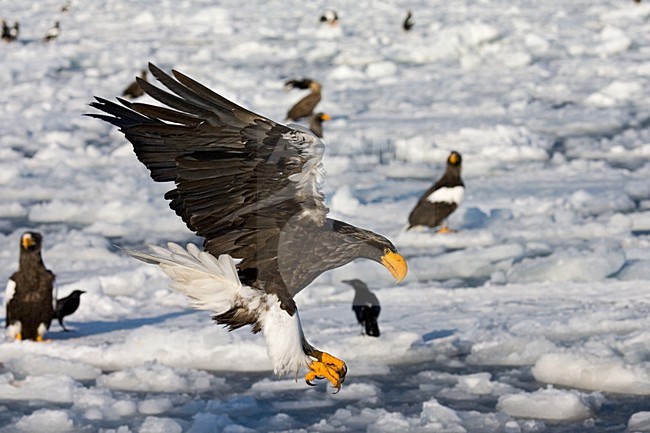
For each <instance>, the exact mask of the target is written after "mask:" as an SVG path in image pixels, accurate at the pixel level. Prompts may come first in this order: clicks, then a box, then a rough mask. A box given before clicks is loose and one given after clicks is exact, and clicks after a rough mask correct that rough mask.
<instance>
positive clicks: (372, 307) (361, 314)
mask: <svg viewBox="0 0 650 433" xmlns="http://www.w3.org/2000/svg"><path fill="white" fill-rule="evenodd" d="M343 282H344V283H347V284H349V285H351V286H352V287H353V288H354V292H355V293H354V300H353V301H352V310H353V311H354V314H356V316H357V321H358V322H359V324H360V325H361V326H363V327H364V330H365V333H366V335H369V336H371V337H379V325H378V324H377V318H378V317H379V312H380V311H381V307H380V306H379V299H377V296H376V295H375V294H374V293H372V292H371V291H370V289H368V286H367V285H366V283H364V282H363V281H361V280H359V279H357V278H355V279H354V280H344V281H343Z"/></svg>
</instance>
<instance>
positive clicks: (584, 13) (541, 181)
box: [0, 0, 650, 433]
mask: <svg viewBox="0 0 650 433" xmlns="http://www.w3.org/2000/svg"><path fill="white" fill-rule="evenodd" d="M64 4H67V6H68V11H67V12H63V11H62V10H61V9H62V6H64ZM0 5H1V7H0V11H1V12H0V13H1V14H2V16H1V17H0V18H3V19H5V20H7V22H8V23H9V25H12V24H13V22H14V21H18V22H20V35H19V38H18V40H17V41H15V42H11V43H5V42H2V43H0V65H1V66H0V84H1V88H2V89H3V90H2V92H0V120H1V123H2V133H1V134H0V187H1V192H0V242H1V244H2V248H1V249H0V283H3V282H4V281H7V279H8V278H9V276H10V275H11V274H12V273H13V272H14V271H15V269H16V267H17V261H18V242H19V239H20V235H21V234H22V232H24V231H25V230H27V229H30V230H36V231H39V232H41V233H43V235H44V248H43V257H44V261H45V263H46V265H47V266H48V267H49V268H50V269H51V270H53V271H54V273H55V274H56V275H57V288H58V292H59V297H62V296H66V295H67V294H69V293H70V292H72V291H73V290H75V289H79V290H85V291H86V294H84V295H83V296H82V298H81V306H80V308H79V310H78V311H77V312H76V313H75V314H74V315H73V316H70V317H68V318H67V319H66V324H67V325H68V327H70V328H72V329H73V331H72V332H67V333H66V332H63V331H62V329H61V328H60V327H59V325H58V324H57V323H53V324H52V326H51V328H50V332H49V334H48V338H49V339H50V341H49V342H48V343H34V342H30V341H26V342H12V341H8V340H7V341H0V362H1V365H0V433H4V432H44V431H47V432H69V431H70V432H73V431H74V432H105V433H108V432H115V433H131V432H133V433H135V432H141V433H157V432H166V433H168V432H172V433H173V432H192V433H206V432H221V431H225V432H250V431H274V432H299V431H310V432H311V431H315V432H334V431H336V432H352V431H369V432H391V433H394V432H443V431H444V432H459V433H460V432H495V433H496V432H504V433H505V432H507V433H518V432H530V433H533V432H534V433H538V432H604V431H608V432H611V431H620V432H623V431H629V432H633V431H650V414H649V412H648V408H650V295H649V293H648V289H649V288H650V181H649V179H650V98H648V91H649V89H650V4H648V3H647V2H641V3H639V4H636V3H635V2H633V1H632V0H616V1H614V0H576V1H572V2H567V1H559V0H549V1H538V2H529V1H521V0H519V1H510V0H494V1H462V2H457V1H453V2H449V1H442V0H430V1H424V0H390V1H385V2H369V1H361V2H346V1H343V0H337V1H334V2H330V3H327V4H326V3H323V2H300V1H297V0H288V1H284V0H283V1H280V0H270V1H265V2H228V1H219V0H215V1H212V0H210V1H208V0H201V1H189V0H175V1H169V0H165V1H154V0H142V1H138V2H131V1H125V0H95V1H92V2H82V1H79V0H71V1H68V2H67V3H66V2H65V1H64V0H42V1H38V2H27V1H8V0H0ZM328 8H332V9H335V10H336V11H337V13H338V16H339V19H340V24H339V25H338V26H337V27H330V26H328V25H326V24H324V25H321V24H320V23H319V17H320V15H321V14H322V13H323V12H324V11H325V9H328ZM407 10H411V11H412V12H413V21H414V22H415V27H414V28H413V29H412V31H410V32H408V33H405V32H403V31H402V28H401V22H402V20H403V19H404V17H405V16H406V11H407ZM55 21H60V23H61V34H60V36H59V37H58V38H57V39H56V40H55V41H51V42H49V43H45V42H43V41H42V38H43V36H44V35H45V34H46V32H47V30H48V29H49V28H50V27H51V26H52V24H53V23H54V22H55ZM149 61H151V62H153V63H155V64H156V65H158V66H159V67H161V68H162V69H164V70H166V71H169V70H171V69H172V68H174V69H177V70H179V71H181V72H183V73H185V74H187V75H189V76H191V77H193V78H195V79H197V80H198V81H200V82H202V83H204V84H205V85H207V86H208V87H210V88H212V89H214V90H215V91H217V92H219V93H221V94H223V95H224V96H225V97H227V98H231V99H232V100H234V101H235V102H237V103H239V104H241V105H243V106H245V107H246V108H249V109H251V110H253V111H255V112H258V113H261V114H263V115H265V116H267V117H269V118H271V119H274V120H276V121H280V122H282V121H283V120H284V118H285V116H286V112H287V110H288V109H289V108H290V106H291V105H292V104H293V103H294V102H295V101H297V100H298V99H299V98H300V97H302V95H303V94H302V93H301V92H299V91H296V90H293V91H290V92H284V91H283V83H284V81H286V80H288V79H292V78H302V77H310V78H313V79H317V80H318V81H320V82H321V83H322V84H323V99H322V101H321V103H320V105H319V106H318V108H317V109H318V111H324V112H327V113H328V114H330V115H331V116H332V117H333V119H332V120H331V121H329V122H326V123H325V125H324V130H325V132H324V133H325V138H324V141H325V144H326V147H327V151H326V154H325V156H324V160H323V162H324V166H325V169H326V170H327V179H326V184H325V194H326V200H327V205H328V206H329V207H330V209H331V213H330V215H331V216H332V217H334V218H338V219H342V220H344V221H347V222H349V223H352V224H355V225H358V226H361V227H364V228H368V229H371V230H374V231H377V232H379V233H382V234H384V235H385V236H387V237H388V238H390V239H391V240H392V241H393V242H394V243H395V245H396V246H397V247H398V249H399V250H400V252H401V253H402V254H403V255H404V256H405V257H406V258H407V260H408V262H409V269H410V274H409V276H408V278H407V279H406V280H405V281H404V282H403V283H402V284H400V285H395V284H394V283H393V282H392V280H391V278H390V275H389V274H388V272H386V271H385V270H384V269H383V268H382V267H381V266H378V265H377V264H375V263H372V262H369V261H357V262H354V263H352V264H350V265H347V266H345V267H343V268H340V269H337V270H334V271H332V272H328V273H326V274H324V275H323V276H321V277H320V278H318V279H317V280H316V281H315V282H314V283H313V284H312V285H311V287H309V288H307V289H306V290H304V291H303V292H302V293H300V294H299V295H298V296H297V299H296V301H297V303H298V305H299V308H300V312H301V320H302V323H303V326H304V330H305V333H306V336H307V338H308V339H309V341H310V342H311V343H312V344H313V345H315V346H316V347H318V348H321V349H323V350H327V351H329V352H331V353H333V354H334V355H336V356H339V357H341V358H342V359H344V360H345V361H346V363H347V364H348V367H349V374H348V377H347V380H346V382H345V384H344V386H343V389H342V390H341V392H340V393H338V394H336V395H334V394H332V392H331V389H329V388H328V387H327V386H326V384H325V383H321V384H319V386H317V387H315V388H310V387H307V386H306V385H305V384H304V382H303V381H302V378H301V377H298V380H297V381H295V380H294V378H293V377H283V378H278V377H276V376H275V375H274V374H273V372H272V371H271V370H272V368H271V363H270V361H269V359H268V356H267V353H266V347H265V345H264V339H263V338H262V337H261V336H259V335H253V334H251V333H250V332H249V330H248V329H241V330H238V331H235V332H231V333H228V332H227V331H225V330H223V329H221V328H220V327H217V326H214V325H212V322H211V319H210V315H209V314H208V313H205V312H195V311H192V310H190V309H188V308H187V303H186V301H185V300H184V299H183V297H182V296H181V295H179V294H177V293H174V292H173V291H172V290H171V289H169V288H168V282H169V281H168V279H167V277H166V276H165V275H164V274H163V273H162V272H161V271H160V270H159V269H158V268H157V267H155V266H151V265H147V264H144V263H141V262H139V261H136V260H133V259H131V258H130V257H128V256H126V255H125V254H124V253H123V252H122V250H121V248H136V249H145V246H146V244H155V245H164V244H165V243H166V242H168V241H173V242H178V243H181V244H184V243H187V242H194V243H197V242H200V241H201V240H200V239H197V238H196V237H195V236H194V235H193V234H192V233H191V232H189V230H188V229H187V228H186V227H185V225H184V224H183V223H182V221H180V219H179V218H178V217H177V216H176V215H175V214H174V212H173V211H171V210H170V209H169V208H168V204H167V203H166V201H165V199H164V198H163V195H164V193H165V192H166V191H167V190H169V189H171V188H172V186H171V185H165V184H156V183H154V182H153V181H152V180H151V179H150V178H149V175H148V172H147V170H146V169H145V168H144V167H143V166H142V164H141V163H140V162H139V161H138V160H137V158H136V157H135V155H134V154H133V152H132V149H131V145H130V144H129V143H128V142H127V141H126V140H125V139H124V137H123V135H122V134H121V133H120V132H119V131H117V130H116V128H114V127H111V126H110V125H108V124H106V123H104V122H101V121H98V120H96V119H92V118H88V117H84V116H83V114H84V113H88V112H92V109H91V108H90V107H89V106H88V104H89V103H90V102H91V101H92V99H93V96H95V95H97V96H102V97H105V98H108V99H112V98H114V97H115V96H119V95H120V94H121V93H122V91H123V90H124V89H125V88H126V87H127V85H128V84H129V83H130V82H131V81H132V80H133V77H135V76H136V75H138V74H139V72H140V70H141V69H143V68H146V65H147V62H149ZM140 100H141V101H145V102H152V99H151V98H149V97H143V98H142V99H140ZM451 150H456V151H458V152H460V153H461V154H462V156H463V179H464V182H465V186H466V193H465V197H464V201H463V202H462V204H461V206H460V208H459V209H458V210H457V211H456V212H455V213H454V214H453V215H452V216H451V218H450V220H449V225H450V227H451V228H453V229H455V230H457V231H456V232H454V233H450V234H446V235H442V234H441V235H437V234H434V233H433V231H429V230H419V231H413V230H412V231H408V232H405V231H404V228H405V226H406V222H407V218H408V214H409V212H410V210H411V209H412V207H413V206H414V204H415V203H416V202H417V200H418V199H419V197H420V196H421V194H422V193H423V192H424V191H426V189H427V188H428V187H429V186H430V185H431V184H432V183H433V182H434V181H435V180H436V179H437V178H438V177H440V176H441V175H442V173H443V171H444V165H445V161H446V159H447V157H448V155H449V152H450V151H451ZM352 278H360V279H362V280H364V281H365V282H366V283H367V284H368V285H369V286H370V288H371V289H372V290H373V291H374V292H375V293H376V294H377V296H378V298H379V300H380V302H381V306H382V310H381V315H380V317H379V327H380V329H381V337H379V338H371V337H365V336H363V335H360V331H361V328H360V327H359V326H358V325H357V323H356V320H355V318H354V315H353V312H352V311H351V301H352V298H353V295H354V293H353V292H352V290H351V289H350V287H349V286H348V285H347V284H344V283H342V280H345V279H352Z"/></svg>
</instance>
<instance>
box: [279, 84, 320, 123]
mask: <svg viewBox="0 0 650 433" xmlns="http://www.w3.org/2000/svg"><path fill="white" fill-rule="evenodd" d="M284 87H285V88H286V89H309V90H310V92H309V94H308V95H307V96H305V97H304V98H302V99H301V100H299V101H298V102H296V103H295V105H294V106H293V107H291V109H290V110H289V112H288V113H287V119H289V120H293V121H298V120H300V119H302V118H304V117H309V116H311V115H312V114H313V113H314V108H316V105H318V103H319V102H320V100H321V89H322V86H321V84H320V83H319V82H318V81H315V80H312V79H310V78H303V79H302V80H289V81H287V82H286V83H284Z"/></svg>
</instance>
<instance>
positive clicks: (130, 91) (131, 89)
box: [122, 69, 147, 99]
mask: <svg viewBox="0 0 650 433" xmlns="http://www.w3.org/2000/svg"><path fill="white" fill-rule="evenodd" d="M140 78H142V79H143V80H145V81H147V70H146V69H143V70H142V71H140ZM142 95H144V91H143V90H142V89H141V88H140V86H139V85H138V82H137V81H133V82H131V84H129V85H128V86H127V87H126V89H124V91H123V92H122V96H124V97H125V98H130V99H135V98H139V97H140V96H142Z"/></svg>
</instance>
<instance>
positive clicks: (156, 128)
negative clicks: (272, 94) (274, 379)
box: [90, 64, 407, 391]
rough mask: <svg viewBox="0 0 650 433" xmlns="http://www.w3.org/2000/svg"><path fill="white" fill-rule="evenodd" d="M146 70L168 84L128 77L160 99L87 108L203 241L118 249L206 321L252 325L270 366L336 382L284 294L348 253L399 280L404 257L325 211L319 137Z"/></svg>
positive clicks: (337, 363)
mask: <svg viewBox="0 0 650 433" xmlns="http://www.w3.org/2000/svg"><path fill="white" fill-rule="evenodd" d="M149 70H150V71H151V73H152V75H153V76H154V77H155V78H156V79H158V81H160V82H161V83H162V84H163V85H164V86H165V87H167V89H169V91H167V90H162V89H160V88H158V87H156V86H154V85H153V84H151V83H148V82H146V81H144V80H141V79H138V84H139V85H140V87H142V89H143V90H144V91H145V92H146V93H147V94H148V95H150V96H151V97H152V98H154V99H156V100H158V101H159V102H161V103H163V104H165V105H166V106H167V107H160V106H154V105H150V104H144V103H133V102H129V101H126V100H123V99H120V98H118V100H119V102H120V103H121V104H122V105H119V104H116V103H113V102H110V101H107V100H105V99H102V98H96V102H93V103H91V106H93V107H94V108H97V109H99V110H101V111H103V112H104V113H106V114H90V116H92V117H96V118H99V119H102V120H105V121H107V122H109V123H112V124H113V125H115V126H117V127H119V128H120V131H122V132H123V133H124V135H125V137H126V138H127V140H129V141H130V142H131V143H132V144H133V149H134V151H135V154H136V155H137V157H138V159H139V160H140V161H141V162H142V163H143V164H144V165H145V166H146V167H147V168H148V169H149V171H150V173H151V177H152V178H153V180H155V181H157V182H174V184H175V188H173V189H172V190H170V191H169V192H167V194H166V195H165V197H166V198H167V199H168V200H170V204H169V205H170V207H171V208H172V209H173V210H174V211H176V214H177V215H179V216H180V217H181V218H182V219H183V221H184V222H185V223H186V225H187V226H188V227H189V228H190V230H192V231H194V232H196V234H197V235H199V236H202V237H204V238H205V241H204V243H203V250H201V249H199V248H198V247H196V246H195V245H193V244H189V245H188V246H187V249H185V248H182V247H180V246H178V245H176V244H173V243H170V244H168V247H167V248H163V247H157V246H151V247H150V248H151V250H152V251H151V253H145V252H137V251H129V254H131V255H132V256H134V257H136V258H139V259H141V260H143V261H145V262H148V263H153V264H157V265H159V266H160V267H161V269H162V270H163V271H164V272H165V273H166V274H167V275H169V276H170V277H171V279H172V280H173V282H172V283H171V287H172V288H174V289H175V290H177V291H179V292H181V293H183V294H185V295H186V296H187V298H188V300H189V303H190V304H191V305H192V306H193V307H194V308H198V309H203V310H208V311H211V312H212V314H213V316H212V317H213V319H214V320H215V321H216V322H217V323H219V324H222V325H224V326H226V327H228V328H229V329H237V328H240V327H242V326H245V325H251V326H252V331H253V332H254V333H256V332H260V331H261V332H262V334H263V335H264V337H265V340H266V346H267V351H268V354H269V357H270V359H271V361H272V364H273V368H274V370H275V372H276V373H277V374H283V373H294V374H296V375H297V374H298V371H299V370H300V369H301V368H306V369H307V370H308V371H307V374H306V376H305V380H306V382H307V383H308V384H310V385H311V384H312V381H314V380H315V379H322V378H324V379H327V380H328V381H329V382H330V383H331V384H332V386H333V387H334V388H336V389H337V391H338V390H339V389H340V388H341V383H342V382H343V380H344V379H345V375H346V373H347V367H346V366H345V363H344V362H343V361H341V360H339V359H337V358H335V357H334V356H332V355H330V354H328V353H326V352H322V351H320V350H318V349H316V348H315V347H313V346H312V345H311V344H309V343H308V342H307V339H306V338H305V336H304V333H303V330H302V326H301V324H300V318H299V314H298V308H297V306H296V303H295V302H294V299H293V298H294V296H295V295H296V294H297V293H298V292H300V291H301V290H302V289H304V288H305V287H306V286H307V285H309V284H310V283H311V282H312V281H313V280H314V279H315V278H316V277H318V276H319V275H320V274H322V273H323V272H325V271H327V270H329V269H334V268H337V267H339V266H343V265H345V264H346V263H349V262H351V261H352V260H355V259H357V258H366V259H370V260H373V261H375V262H378V263H380V264H382V265H383V266H385V267H386V268H387V269H388V270H389V271H390V273H391V274H392V275H393V277H394V278H395V279H396V280H397V281H401V280H402V279H404V277H405V276H406V273H407V265H406V261H405V260H404V258H403V257H402V256H401V255H399V254H398V253H397V251H396V249H395V246H394V245H393V244H392V243H391V242H390V241H389V240H388V239H386V238H385V237H383V236H380V235H378V234H376V233H373V232H371V231H368V230H363V229H360V228H358V227H355V226H352V225H350V224H347V223H345V222H342V221H337V220H334V219H330V218H327V213H328V209H327V207H326V206H325V203H324V197H323V193H322V183H323V172H322V164H321V158H322V156H323V152H324V150H325V149H324V144H323V142H322V141H320V140H319V139H317V138H316V137H314V135H312V134H311V133H310V132H309V131H308V130H306V129H302V128H301V127H289V126H285V125H281V124H279V123H276V122H274V121H272V120H270V119H267V118H265V117H263V116H260V115H258V114H255V113H253V112H251V111H248V110H246V109H245V108H242V107H240V106H238V105H236V104H234V103H233V102H231V101H229V100H227V99H226V98H224V97H223V96H220V95H218V94H217V93H215V92H213V91H212V90H210V89H208V88H207V87H205V86H203V85H202V84H200V83H198V82H196V81H194V80H193V79H191V78H189V77H187V76H185V75H183V74H181V73H180V72H178V71H172V74H173V78H172V76H170V75H167V74H166V73H164V72H163V71H162V70H160V69H159V68H157V67H156V66H154V65H153V64H149ZM170 91H171V93H170ZM168 107H169V108H168ZM235 260H237V262H235Z"/></svg>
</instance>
